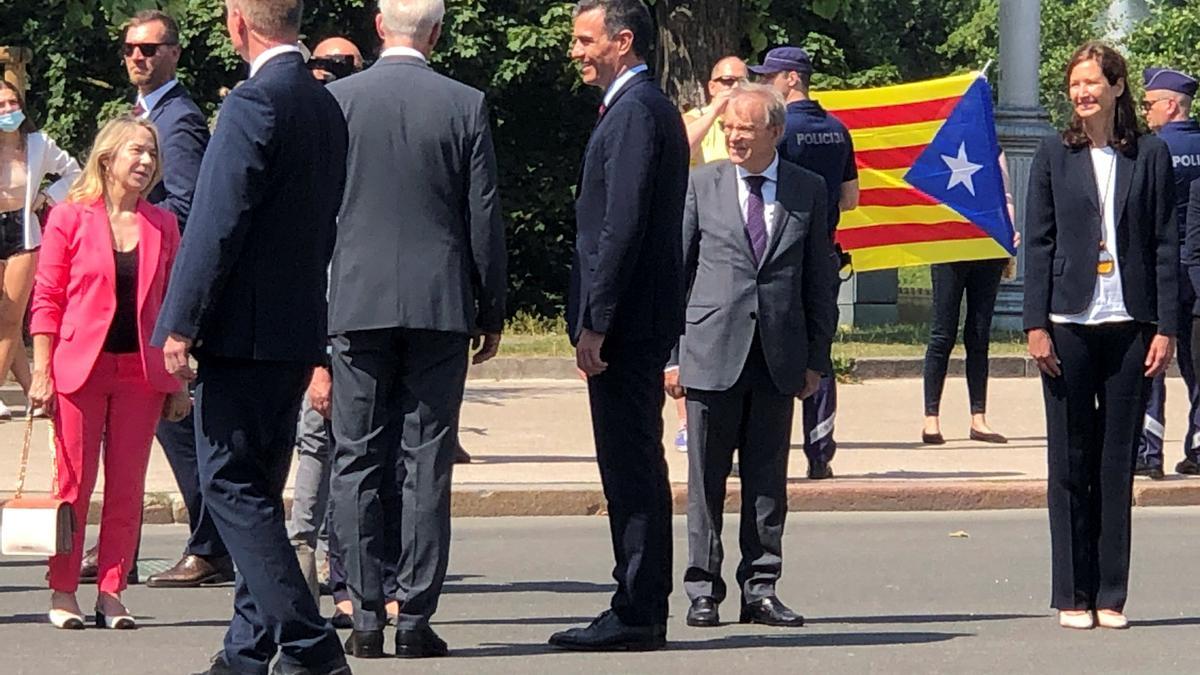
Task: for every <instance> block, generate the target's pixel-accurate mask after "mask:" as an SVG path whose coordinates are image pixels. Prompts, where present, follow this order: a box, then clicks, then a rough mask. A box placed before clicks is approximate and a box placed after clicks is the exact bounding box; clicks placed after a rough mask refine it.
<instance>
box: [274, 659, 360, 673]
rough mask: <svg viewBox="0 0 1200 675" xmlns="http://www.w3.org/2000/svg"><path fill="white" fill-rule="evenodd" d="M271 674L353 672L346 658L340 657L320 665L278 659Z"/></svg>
mask: <svg viewBox="0 0 1200 675" xmlns="http://www.w3.org/2000/svg"><path fill="white" fill-rule="evenodd" d="M271 675H351V673H350V665H349V664H348V663H346V659H345V658H338V659H335V660H333V661H329V662H327V663H322V664H321V665H318V666H309V665H304V666H298V665H296V664H293V663H287V662H285V661H280V660H277V661H275V665H274V666H273V667H272V668H271Z"/></svg>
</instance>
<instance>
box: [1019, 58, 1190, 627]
mask: <svg viewBox="0 0 1200 675" xmlns="http://www.w3.org/2000/svg"><path fill="white" fill-rule="evenodd" d="M1065 75H1066V77H1065V80H1066V84H1067V87H1068V93H1069V96H1070V100H1071V103H1072V105H1073V107H1074V114H1073V115H1072V118H1071V120H1070V123H1069V125H1068V127H1067V128H1066V130H1065V131H1063V132H1062V134H1061V135H1055V136H1050V137H1047V138H1046V139H1044V140H1043V141H1042V143H1041V146H1040V147H1039V148H1038V150H1037V152H1036V154H1035V155H1034V157H1033V164H1032V166H1031V167H1030V173H1029V192H1028V196H1027V198H1026V202H1025V203H1026V205H1027V206H1026V212H1025V236H1026V243H1025V246H1026V254H1025V306H1024V324H1025V332H1026V334H1027V336H1028V341H1029V355H1030V356H1031V357H1033V359H1034V360H1035V361H1036V363H1037V366H1038V368H1039V369H1040V370H1041V371H1042V389H1043V394H1044V398H1045V406H1046V445H1047V454H1048V458H1047V459H1048V467H1049V474H1048V477H1047V482H1048V484H1047V490H1046V491H1047V503H1048V506H1049V511H1050V550H1051V559H1052V566H1051V570H1052V574H1051V579H1052V583H1051V587H1052V593H1051V603H1050V604H1051V606H1052V607H1054V608H1055V609H1057V610H1058V615H1059V623H1060V624H1061V625H1062V626H1064V627H1067V628H1080V629H1087V628H1091V627H1092V626H1094V625H1095V624H1096V623H1099V624H1100V626H1102V627H1105V628H1125V627H1127V626H1128V625H1129V623H1128V621H1127V620H1126V618H1125V614H1124V607H1125V601H1126V598H1127V595H1128V589H1129V559H1130V520H1131V518H1130V516H1131V514H1130V506H1131V503H1132V498H1133V465H1134V455H1135V446H1136V443H1137V435H1138V432H1139V431H1140V430H1141V422H1142V413H1143V411H1144V410H1145V405H1146V392H1147V390H1148V387H1149V379H1148V378H1153V377H1156V376H1158V375H1159V374H1161V373H1162V372H1164V371H1165V370H1166V369H1167V365H1168V364H1170V362H1171V357H1172V354H1173V353H1174V350H1175V336H1176V334H1177V330H1178V321H1179V318H1178V312H1179V305H1178V300H1177V293H1178V288H1179V286H1178V283H1179V282H1178V277H1177V275H1178V273H1179V228H1178V225H1177V222H1176V217H1175V184H1174V176H1173V175H1172V171H1171V153H1170V151H1169V150H1168V149H1167V144H1166V143H1164V142H1163V141H1162V140H1161V139H1159V138H1156V137H1154V136H1149V135H1143V134H1141V132H1140V131H1139V129H1138V119H1137V113H1136V112H1135V110H1134V103H1133V97H1132V96H1131V94H1130V92H1129V82H1128V79H1127V78H1128V69H1127V66H1126V63H1125V58H1124V57H1123V56H1121V54H1120V53H1119V52H1118V51H1116V50H1115V49H1113V48H1112V47H1110V46H1108V45H1106V44H1104V43H1100V42H1089V43H1086V44H1084V45H1083V46H1081V47H1080V48H1079V49H1077V50H1076V51H1075V54H1074V55H1073V56H1072V57H1071V60H1070V63H1069V64H1068V66H1067V68H1066V73H1065Z"/></svg>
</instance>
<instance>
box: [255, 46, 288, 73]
mask: <svg viewBox="0 0 1200 675" xmlns="http://www.w3.org/2000/svg"><path fill="white" fill-rule="evenodd" d="M289 53H296V54H299V53H300V47H298V46H296V45H276V46H274V47H271V48H270V49H268V50H267V51H265V52H263V53H261V54H259V55H258V58H256V59H254V61H253V62H251V64H250V77H254V74H255V73H257V72H258V69H259V68H262V67H263V64H265V63H266V62H267V61H270V60H271V59H273V58H275V57H276V56H279V55H280V54H289Z"/></svg>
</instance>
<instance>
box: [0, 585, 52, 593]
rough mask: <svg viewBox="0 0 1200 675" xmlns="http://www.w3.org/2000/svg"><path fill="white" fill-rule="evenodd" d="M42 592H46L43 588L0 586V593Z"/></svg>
mask: <svg viewBox="0 0 1200 675" xmlns="http://www.w3.org/2000/svg"><path fill="white" fill-rule="evenodd" d="M44 590H47V589H46V587H45V586H0V593H26V592H28V591H44Z"/></svg>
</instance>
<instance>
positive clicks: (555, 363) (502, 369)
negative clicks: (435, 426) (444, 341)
mask: <svg viewBox="0 0 1200 675" xmlns="http://www.w3.org/2000/svg"><path fill="white" fill-rule="evenodd" d="M850 361H851V366H850V371H849V373H848V375H849V376H850V378H851V379H854V380H891V379H901V378H919V377H921V376H922V371H923V370H924V367H925V359H924V358H923V357H920V356H897V357H893V356H864V357H860V358H854V359H850ZM965 373H966V360H965V359H964V358H963V357H961V356H953V357H951V358H950V366H949V371H948V374H949V375H950V376H951V377H963V376H964V375H965ZM988 373H989V376H990V377H998V378H1023V377H1038V376H1039V375H1040V372H1039V371H1038V368H1037V364H1035V363H1034V361H1033V359H1031V358H1029V357H1028V356H993V357H990V358H989V359H988ZM1167 375H1168V377H1178V376H1179V367H1178V364H1177V363H1176V362H1172V363H1171V367H1170V369H1169V370H1168V371H1167ZM467 379H469V380H477V381H478V380H525V379H543V380H578V379H579V374H578V373H577V372H576V370H575V359H572V358H570V357H561V356H558V357H500V358H495V359H492V360H491V361H488V362H487V363H484V364H483V365H480V366H473V367H471V369H470V370H468V371H467Z"/></svg>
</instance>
